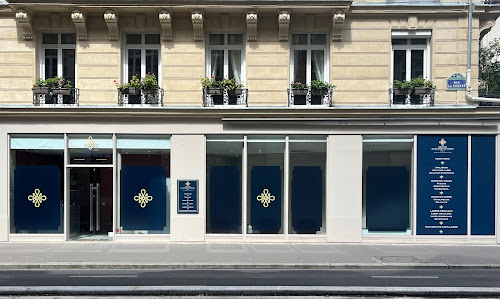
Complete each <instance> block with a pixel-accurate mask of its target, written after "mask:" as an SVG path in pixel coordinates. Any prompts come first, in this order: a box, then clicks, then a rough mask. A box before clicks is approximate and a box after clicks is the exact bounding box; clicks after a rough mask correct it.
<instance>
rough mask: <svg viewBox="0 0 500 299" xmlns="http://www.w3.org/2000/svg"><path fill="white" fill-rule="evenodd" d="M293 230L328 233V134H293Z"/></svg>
mask: <svg viewBox="0 0 500 299" xmlns="http://www.w3.org/2000/svg"><path fill="white" fill-rule="evenodd" d="M289 157H290V166H289V178H290V183H289V185H288V187H289V192H288V194H290V200H289V201H290V205H289V210H290V212H289V213H288V214H289V215H290V219H289V222H288V226H289V229H288V231H289V233H292V234H317V233H322V234H324V233H325V176H326V137H325V136H290V137H289Z"/></svg>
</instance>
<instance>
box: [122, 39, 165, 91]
mask: <svg viewBox="0 0 500 299" xmlns="http://www.w3.org/2000/svg"><path fill="white" fill-rule="evenodd" d="M139 37H140V41H138V42H137V43H132V39H133V38H139ZM129 38H130V39H131V40H130V42H129V40H128V39H129ZM146 39H149V41H147V40H146ZM123 40H124V41H123V43H124V46H123V48H124V49H125V50H124V53H123V55H122V59H123V60H122V62H123V76H122V83H128V82H129V80H130V78H131V76H132V75H134V74H132V75H130V76H129V50H136V51H138V52H137V53H135V54H138V53H140V54H139V55H140V73H139V69H138V67H137V66H136V68H137V69H136V71H135V72H134V73H139V75H140V77H141V78H144V77H145V76H146V74H147V73H148V72H150V73H154V74H155V75H156V79H157V80H158V84H159V85H160V86H161V81H162V80H161V35H160V33H156V32H151V33H149V32H148V33H137V32H129V33H126V34H125V36H124V39H123ZM148 51H152V52H150V53H148ZM139 55H138V56H139ZM148 55H151V56H150V59H153V60H154V59H158V63H152V64H151V66H149V68H148V65H147V57H148ZM154 56H156V57H154ZM155 68H156V70H155Z"/></svg>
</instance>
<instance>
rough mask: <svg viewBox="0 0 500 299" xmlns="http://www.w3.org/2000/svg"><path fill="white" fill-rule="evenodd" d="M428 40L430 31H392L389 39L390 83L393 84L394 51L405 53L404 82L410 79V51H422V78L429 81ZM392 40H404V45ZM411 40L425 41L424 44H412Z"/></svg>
mask: <svg viewBox="0 0 500 299" xmlns="http://www.w3.org/2000/svg"><path fill="white" fill-rule="evenodd" d="M430 39H431V31H430V30H394V31H392V39H391V82H394V80H395V79H396V78H395V75H394V59H395V55H394V52H395V51H406V55H405V57H406V69H405V72H406V78H404V79H405V80H408V81H410V80H411V79H413V78H412V68H411V67H412V51H414V50H421V51H423V74H422V77H423V78H428V79H430V70H431V64H430V61H431V59H430V52H431V51H430ZM394 40H399V41H403V40H406V43H405V44H396V43H395V42H394ZM413 40H425V43H423V42H422V43H421V44H414V43H413V42H412V41H413Z"/></svg>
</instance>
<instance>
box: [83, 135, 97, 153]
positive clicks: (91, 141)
mask: <svg viewBox="0 0 500 299" xmlns="http://www.w3.org/2000/svg"><path fill="white" fill-rule="evenodd" d="M85 147H87V148H88V149H89V151H91V150H93V149H94V148H95V147H97V143H96V142H95V141H94V139H93V138H92V136H89V138H87V141H86V142H85Z"/></svg>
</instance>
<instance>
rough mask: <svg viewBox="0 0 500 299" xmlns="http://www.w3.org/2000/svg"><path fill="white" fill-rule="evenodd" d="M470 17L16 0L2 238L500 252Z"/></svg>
mask: <svg viewBox="0 0 500 299" xmlns="http://www.w3.org/2000/svg"><path fill="white" fill-rule="evenodd" d="M468 8H469V7H468V3H467V2H463V1H462V2H460V1H445V0H441V1H437V0H435V1H434V0H432V1H424V0H420V1H395V0H387V1H381V0H365V1H359V0H353V1H351V0H349V1H346V0H340V1H334V0H332V1H325V0H307V1H305V0H303V1H276V0H252V1H239V0H219V1H211V0H203V1H189V0H187V1H186V0H182V1H181V0H178V1H175V0H174V1H159V0H147V1H129V0H122V1H114V0H106V1H95V0H94V1H92V0H77V1H48V2H47V1H46V2H43V3H40V2H38V1H31V0H9V1H8V2H5V3H3V4H0V116H1V117H0V144H1V146H0V241H11V242H13V241H35V240H36V241H70V240H88V239H90V240H109V241H144V242H146V241H172V242H205V241H206V242H332V243H334V242H358V243H359V242H391V243H393V242H407V243H422V242H431V243H491V244H494V243H500V234H499V233H498V231H499V228H500V226H499V225H500V219H499V217H500V208H499V202H498V198H499V196H498V187H497V182H498V171H499V167H498V158H497V152H498V137H497V135H498V134H499V128H498V125H499V123H500V118H499V112H500V110H499V109H498V108H497V107H495V106H487V105H480V104H478V101H469V100H467V97H466V95H467V93H468V92H470V95H472V97H469V99H478V98H476V97H474V96H475V95H477V91H478V90H477V88H478V79H477V78H478V66H477V65H478V63H477V61H478V47H479V40H480V38H481V37H482V36H483V35H484V33H486V32H487V31H488V30H489V28H491V26H493V24H494V20H495V19H496V18H497V17H498V15H499V14H500V9H498V7H497V6H495V5H490V4H485V3H483V2H482V1H474V7H473V15H472V36H471V37H472V44H471V45H472V47H471V51H470V52H469V51H468ZM468 55H471V61H472V62H473V63H472V67H471V81H470V91H467V90H466V86H465V85H466V83H465V81H464V80H465V79H464V78H463V77H462V76H461V74H464V73H465V72H466V70H467V59H468ZM39 79H41V80H39ZM419 79H420V80H419ZM155 80H157V83H158V85H156V84H155V83H156V82H154V81H155ZM396 80H397V81H396ZM428 80H430V81H432V82H429V81H428ZM69 81H70V82H69ZM200 81H201V82H202V83H203V84H204V87H205V88H202V84H200ZM139 82H142V85H141V84H140V83H139ZM393 82H399V83H405V82H406V83H408V82H412V84H413V85H411V86H409V87H408V86H406V87H404V86H403V87H401V86H399V85H397V84H398V83H396V84H395V83H393ZM418 82H420V83H422V85H421V86H417V85H418V84H417V83H418ZM299 83H300V84H299ZM35 85H36V86H35ZM46 85H49V86H48V87H47V86H46ZM329 85H335V87H332V86H329ZM433 85H435V86H433ZM321 87H325V88H321ZM398 87H400V88H398ZM479 102H480V101H479Z"/></svg>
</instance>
